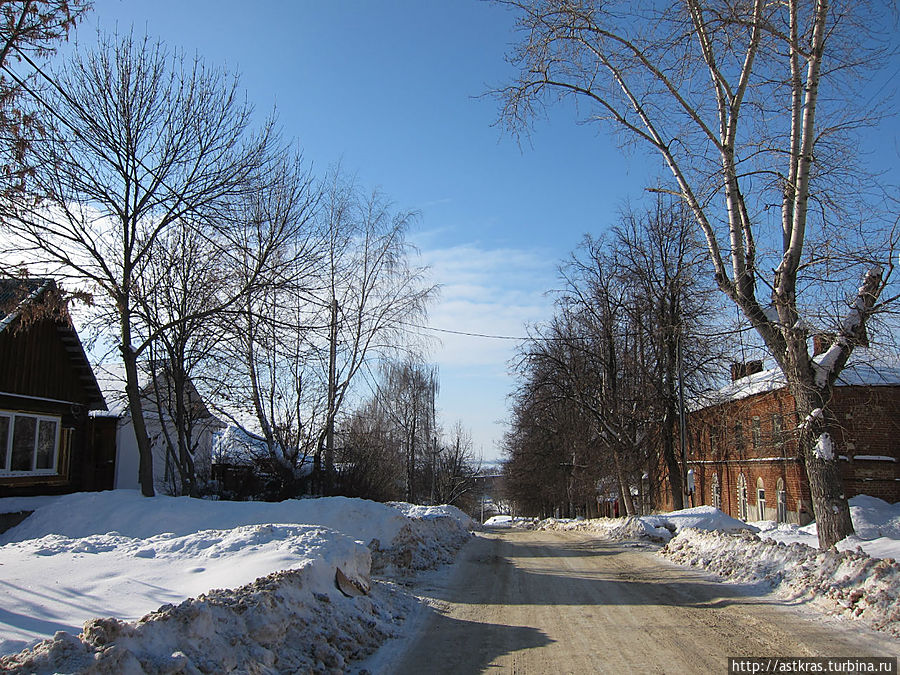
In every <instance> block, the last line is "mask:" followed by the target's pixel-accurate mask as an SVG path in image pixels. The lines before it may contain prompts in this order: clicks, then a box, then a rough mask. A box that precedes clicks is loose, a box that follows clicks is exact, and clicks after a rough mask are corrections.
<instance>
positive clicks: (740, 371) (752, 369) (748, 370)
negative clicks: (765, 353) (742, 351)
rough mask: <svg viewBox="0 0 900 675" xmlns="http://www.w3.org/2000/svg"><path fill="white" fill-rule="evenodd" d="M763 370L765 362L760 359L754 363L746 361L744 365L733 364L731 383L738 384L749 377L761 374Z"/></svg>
mask: <svg viewBox="0 0 900 675" xmlns="http://www.w3.org/2000/svg"><path fill="white" fill-rule="evenodd" d="M762 369H763V362H762V361H761V360H759V359H757V360H754V361H746V362H744V363H739V362H735V363H732V364H731V381H732V382H737V381H738V380H740V379H742V378H744V377H749V376H751V375H754V374H756V373H761V372H762Z"/></svg>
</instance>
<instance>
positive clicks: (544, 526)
mask: <svg viewBox="0 0 900 675" xmlns="http://www.w3.org/2000/svg"><path fill="white" fill-rule="evenodd" d="M537 528H538V529H539V530H570V531H572V530H575V531H582V532H591V533H595V534H597V535H599V536H600V537H603V538H604V539H612V540H614V541H624V540H628V539H649V540H651V541H666V540H668V539H669V538H670V537H671V536H672V534H671V532H669V531H668V530H666V529H665V528H662V527H657V526H656V525H655V524H651V523H650V522H649V521H646V520H645V519H644V518H636V517H634V516H627V517H625V518H592V519H590V520H560V519H557V518H547V519H546V520H542V521H541V522H539V523H538V524H537Z"/></svg>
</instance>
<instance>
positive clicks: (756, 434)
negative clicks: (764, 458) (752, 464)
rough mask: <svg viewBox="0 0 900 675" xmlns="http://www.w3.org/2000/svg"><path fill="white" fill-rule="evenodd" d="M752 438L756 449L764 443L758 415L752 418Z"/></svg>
mask: <svg viewBox="0 0 900 675" xmlns="http://www.w3.org/2000/svg"><path fill="white" fill-rule="evenodd" d="M750 439H751V441H752V442H753V449H754V450H756V449H757V448H759V446H760V445H762V441H761V439H762V431H761V426H760V423H759V418H758V417H754V418H753V419H752V420H750Z"/></svg>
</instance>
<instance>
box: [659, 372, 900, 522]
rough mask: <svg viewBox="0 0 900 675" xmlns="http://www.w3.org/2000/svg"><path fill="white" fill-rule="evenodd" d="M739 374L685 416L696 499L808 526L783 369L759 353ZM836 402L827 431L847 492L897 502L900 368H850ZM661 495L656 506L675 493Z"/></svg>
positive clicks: (749, 516) (737, 513)
mask: <svg viewBox="0 0 900 675" xmlns="http://www.w3.org/2000/svg"><path fill="white" fill-rule="evenodd" d="M732 376H733V381H732V383H731V385H730V386H728V387H726V388H724V389H722V390H721V391H719V392H716V394H714V395H712V396H710V397H709V398H708V399H707V400H705V401H703V402H701V403H699V404H698V405H697V406H696V407H695V409H694V410H692V411H691V412H689V414H688V416H687V429H688V434H687V435H688V444H687V445H688V447H687V452H686V460H687V462H686V465H687V469H688V471H689V472H690V476H691V478H692V479H693V480H692V481H689V484H690V483H691V482H692V483H693V493H692V495H691V501H692V505H693V506H699V505H701V504H703V505H710V506H715V507H716V508H719V509H721V510H722V511H724V512H725V513H727V514H729V515H731V516H733V517H735V518H740V519H741V520H746V521H756V520H774V521H778V522H785V523H798V524H800V525H805V524H807V523H808V522H810V521H811V520H812V518H813V513H812V505H811V501H810V493H809V485H808V483H807V479H806V471H805V467H804V462H803V458H802V456H801V453H800V452H799V448H798V433H797V429H798V426H799V424H800V422H801V420H799V419H798V417H797V413H796V407H795V405H794V399H793V396H791V394H790V392H789V391H788V389H787V387H786V386H785V382H784V378H783V376H782V375H781V374H780V373H779V372H778V371H774V370H769V371H764V370H762V363H761V362H754V363H751V364H746V365H743V364H741V365H740V366H736V367H735V368H733V369H732ZM832 410H833V412H834V414H835V418H836V422H835V425H834V426H833V428H832V429H830V433H831V436H832V439H833V440H834V442H835V447H836V449H837V452H838V456H839V461H840V466H841V472H842V474H843V479H844V487H845V491H846V494H847V497H848V498H850V497H854V496H856V495H859V494H866V495H871V496H874V497H879V498H881V499H884V500H885V501H888V502H890V503H894V502H897V501H900V471H898V468H900V373H898V372H897V371H896V370H895V369H892V368H876V367H874V366H870V365H854V366H850V367H848V368H847V369H846V370H845V371H844V372H843V373H842V374H841V377H840V378H839V379H838V382H837V385H836V386H835V388H834V395H833V399H832ZM663 470H664V467H663ZM659 502H660V503H659V504H657V508H659V509H660V510H671V508H672V504H671V497H670V495H669V494H668V493H666V492H663V493H662V494H661V495H660V499H659Z"/></svg>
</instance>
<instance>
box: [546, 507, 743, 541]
mask: <svg viewBox="0 0 900 675" xmlns="http://www.w3.org/2000/svg"><path fill="white" fill-rule="evenodd" d="M538 527H539V528H541V529H558V530H582V531H587V532H596V533H597V534H599V535H601V536H603V537H604V538H607V539H614V540H626V539H649V540H651V541H668V540H669V539H671V538H672V535H673V534H675V533H676V532H679V531H681V530H683V529H685V528H693V529H698V530H717V531H720V532H740V531H742V530H749V531H750V532H758V531H759V529H758V528H757V527H755V526H754V525H750V524H749V523H745V522H744V521H742V520H737V519H735V518H732V517H731V516H729V515H727V514H725V513H723V512H722V511H720V510H719V509H717V508H715V507H712V506H696V507H694V508H690V509H683V510H681V511H673V512H671V513H664V514H659V515H650V516H627V517H625V518H593V519H590V520H556V519H548V520H544V521H541V522H540V523H539V525H538Z"/></svg>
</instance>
